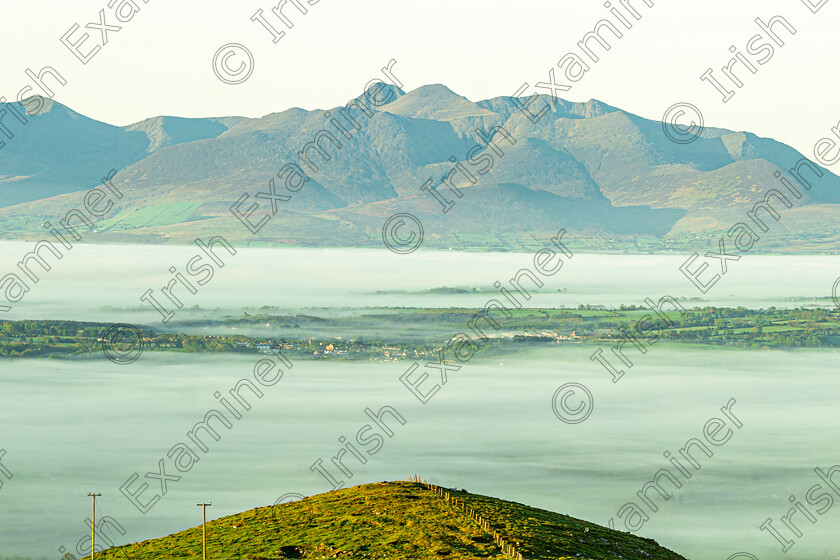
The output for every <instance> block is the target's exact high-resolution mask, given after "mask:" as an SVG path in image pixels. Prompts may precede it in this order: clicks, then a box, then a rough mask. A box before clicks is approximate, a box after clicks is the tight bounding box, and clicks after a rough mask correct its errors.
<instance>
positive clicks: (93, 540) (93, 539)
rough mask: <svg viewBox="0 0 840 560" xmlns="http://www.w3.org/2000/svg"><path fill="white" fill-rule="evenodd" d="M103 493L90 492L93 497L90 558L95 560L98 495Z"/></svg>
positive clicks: (89, 494)
mask: <svg viewBox="0 0 840 560" xmlns="http://www.w3.org/2000/svg"><path fill="white" fill-rule="evenodd" d="M101 495H102V494H101V493H99V492H97V493H93V492H88V496H90V498H91V505H90V510H91V515H90V519H91V524H90V560H93V554H94V551H95V550H96V497H97V496H101Z"/></svg>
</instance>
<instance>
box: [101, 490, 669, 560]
mask: <svg viewBox="0 0 840 560" xmlns="http://www.w3.org/2000/svg"><path fill="white" fill-rule="evenodd" d="M450 495H451V497H452V498H456V499H457V501H458V504H457V505H456V504H455V503H451V502H448V501H447V500H446V499H444V498H442V497H441V496H439V495H438V494H436V493H435V492H433V491H432V490H429V489H428V488H427V487H426V486H425V485H424V484H420V483H413V482H380V483H374V484H365V485H362V486H356V487H353V488H348V489H344V490H338V491H334V492H327V493H325V494H319V495H317V496H312V497H309V498H305V499H303V500H300V501H297V502H291V503H286V504H281V505H278V506H273V507H272V506H268V507H260V508H255V509H252V510H249V511H246V512H243V513H240V514H237V515H232V516H229V517H222V518H219V519H216V520H214V521H210V522H208V524H207V555H208V557H209V558H212V559H219V560H221V559H223V558H247V559H251V560H260V559H268V558H345V559H349V558H354V559H355V558H366V559H386V558H387V559H393V558H411V559H424V558H438V559H440V558H445V559H452V560H455V559H470V558H514V557H515V555H514V554H515V553H519V554H521V555H522V557H523V558H541V559H549V558H551V559H560V558H574V559H579V558H589V559H607V558H624V559H625V560H652V559H657V560H658V559H662V560H685V559H684V558H683V557H682V556H680V555H678V554H676V553H674V552H672V551H670V550H667V549H665V548H662V547H661V546H659V545H658V544H656V542H655V541H653V540H650V539H644V538H640V537H636V536H633V535H631V534H629V533H624V532H620V531H613V530H611V529H607V528H605V527H601V526H599V525H595V524H593V523H589V522H586V521H583V520H580V519H575V518H573V517H569V516H567V515H562V514H559V513H553V512H550V511H546V510H542V509H538V508H533V507H529V506H526V505H523V504H518V503H515V502H508V501H505V500H500V499H498V498H491V497H488V496H481V495H477V494H470V493H468V492H462V491H461V492H459V491H450ZM468 508H469V509H470V510H472V511H471V514H472V515H470V514H468V513H466V511H465V510H467V509H468ZM475 518H483V519H484V521H485V524H484V526H482V525H481V524H480V523H479V522H476V521H475V520H474V519H475ZM488 524H489V525H488ZM493 531H495V532H496V536H497V537H501V538H503V539H504V541H505V542H506V543H509V545H510V546H513V547H514V548H515V552H514V553H511V552H510V549H509V548H508V549H507V550H508V553H505V552H502V549H501V548H500V547H499V545H498V544H497V542H498V539H495V540H494V538H493ZM97 558H101V559H102V560H111V559H122V560H125V559H126V558H128V559H130V560H147V559H148V560H151V559H155V560H159V559H163V558H166V559H179V558H201V527H200V526H199V527H195V528H192V529H187V530H186V531H182V532H180V533H175V534H173V535H169V536H168V537H163V538H160V539H153V540H149V541H145V542H142V543H137V544H129V545H124V546H119V547H114V548H111V549H109V550H107V551H105V552H103V553H101V554H97Z"/></svg>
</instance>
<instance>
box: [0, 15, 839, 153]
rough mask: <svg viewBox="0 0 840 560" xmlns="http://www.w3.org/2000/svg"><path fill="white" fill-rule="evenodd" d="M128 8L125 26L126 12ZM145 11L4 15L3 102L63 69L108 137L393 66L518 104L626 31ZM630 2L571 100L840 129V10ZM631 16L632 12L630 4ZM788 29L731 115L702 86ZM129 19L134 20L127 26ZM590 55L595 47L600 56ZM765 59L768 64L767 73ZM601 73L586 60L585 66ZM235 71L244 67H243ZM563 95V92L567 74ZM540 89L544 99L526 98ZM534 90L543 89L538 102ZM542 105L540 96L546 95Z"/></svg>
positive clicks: (327, 86)
mask: <svg viewBox="0 0 840 560" xmlns="http://www.w3.org/2000/svg"><path fill="white" fill-rule="evenodd" d="M112 1H115V2H117V4H119V3H122V4H123V8H122V9H123V13H124V14H129V13H130V12H131V6H130V2H129V0H112ZM135 1H136V4H137V6H138V7H139V8H140V11H139V12H137V13H135V14H133V16H132V17H131V19H130V21H127V22H126V23H121V24H120V23H119V22H118V21H117V19H116V16H115V15H114V8H116V7H117V6H116V5H115V6H114V8H109V7H108V0H71V1H69V2H68V1H66V0H64V1H59V0H42V1H41V2H38V8H37V9H34V8H33V7H32V5H27V4H26V3H22V2H7V3H5V5H4V6H3V17H2V21H3V23H2V31H3V32H2V33H0V46H2V52H3V53H4V56H2V57H0V75H2V80H0V95H3V96H5V97H6V98H9V99H13V98H15V97H16V96H17V92H18V91H19V90H20V89H22V88H23V87H24V86H25V85H27V84H29V83H30V80H29V79H28V78H27V77H26V75H25V70H26V69H27V68H30V69H32V70H33V71H36V72H37V71H39V70H40V69H41V68H42V67H44V66H52V67H54V68H55V69H56V70H58V71H59V72H60V73H61V75H62V76H63V77H64V78H65V79H66V80H67V84H66V85H64V86H60V85H57V84H55V82H48V83H51V84H54V91H55V99H56V100H58V101H60V102H62V103H64V104H66V105H68V106H70V107H71V108H73V109H74V110H76V111H78V112H80V113H82V114H84V115H87V116H90V117H93V118H96V119H99V120H103V121H106V122H109V123H112V124H121V125H122V124H128V123H131V122H134V121H137V120H140V119H143V118H147V117H150V116H155V115H161V114H165V115H179V116H218V115H245V116H261V115H264V114H267V113H271V112H276V111H282V110H284V109H286V108H288V107H291V106H299V107H304V108H307V109H314V108H326V107H330V106H335V105H338V104H339V103H342V104H343V103H344V102H346V100H347V99H349V98H351V97H353V96H355V95H357V94H358V93H359V92H360V91H361V89H362V87H363V86H364V84H365V83H366V82H367V81H368V80H369V79H371V78H373V77H375V76H376V75H377V73H378V72H379V69H380V68H381V67H382V66H383V65H384V64H385V63H387V61H388V60H390V59H392V58H393V59H396V60H397V61H398V62H397V64H396V66H395V74H396V75H397V77H398V78H399V79H400V80H401V81H402V82H403V83H404V84H405V89H407V90H411V89H414V88H416V87H419V86H421V85H424V84H427V83H444V84H446V85H447V86H449V87H450V88H451V89H452V90H454V91H455V92H457V93H459V94H461V95H464V96H466V97H467V98H469V99H471V100H480V99H484V98H488V97H495V96H499V95H511V94H513V93H514V92H515V91H516V90H517V89H518V88H519V87H520V86H521V85H522V84H523V82H528V83H530V84H531V85H532V86H533V85H534V84H535V83H536V82H547V81H548V71H549V69H551V68H552V67H555V65H556V64H557V62H558V61H559V60H560V59H561V58H562V57H563V56H564V55H565V54H567V53H569V52H576V53H580V52H581V51H580V48H579V47H578V46H577V43H578V41H580V40H581V39H582V38H583V36H584V35H585V34H586V33H587V32H589V31H591V30H592V29H593V27H594V26H595V24H596V22H597V21H598V20H600V19H602V18H607V19H610V20H611V21H613V22H616V23H617V22H618V20H617V19H616V17H615V16H613V15H612V14H611V13H610V11H609V9H608V8H607V7H605V6H604V4H603V3H602V2H599V1H596V2H586V3H584V2H581V1H577V2H571V1H564V0H531V1H529V2H519V1H513V0H512V1H507V2H503V1H500V0H484V1H481V2H479V1H475V0H446V1H444V0H423V1H416V0H398V1H395V0H391V1H385V0H352V1H344V2H339V1H337V0H309V1H310V2H316V3H315V4H314V5H311V6H310V5H308V4H307V3H306V0H297V1H298V2H300V3H301V4H302V5H303V6H305V7H306V8H307V10H308V13H307V14H306V15H303V14H301V13H300V12H299V11H298V10H297V9H296V8H295V7H294V6H293V5H292V4H288V5H286V7H285V8H284V9H283V13H284V14H286V16H287V17H288V19H289V21H291V23H293V24H294V27H293V28H291V29H289V28H287V27H286V26H284V24H283V22H282V21H280V20H279V19H277V18H276V17H275V16H274V15H273V14H272V13H271V8H272V7H273V6H276V5H277V2H274V3H273V4H272V3H271V2H269V1H267V0H262V1H260V0H240V1H238V2H221V1H210V0H205V1H201V2H199V1H197V0H181V1H178V2H172V1H169V2H166V1H163V0H148V3H145V2H144V1H143V0H135ZM646 1H648V2H649V1H651V0H629V3H630V5H631V6H632V7H633V8H634V9H635V10H636V12H637V13H638V14H639V16H640V18H641V19H639V20H638V21H637V20H631V19H629V16H628V14H629V12H628V11H627V9H626V8H625V7H621V5H620V4H619V0H613V1H612V4H613V8H615V7H620V13H622V14H624V17H625V18H628V21H629V22H630V23H631V25H632V29H629V30H628V29H626V28H620V29H621V30H622V32H623V38H621V39H620V40H619V39H614V38H612V37H611V36H609V33H608V32H607V33H606V36H607V37H608V38H609V39H610V42H611V43H612V44H613V48H612V49H611V50H610V51H609V52H604V51H603V50H598V49H595V52H596V53H597V55H598V56H599V58H600V60H599V62H597V63H595V64H590V71H589V72H588V73H586V74H585V76H584V77H583V78H582V79H581V80H580V81H579V82H577V83H575V84H574V85H573V87H572V89H571V90H570V91H568V92H564V93H563V94H562V97H564V98H566V99H570V100H575V101H585V100H587V99H590V98H596V99H600V100H602V101H605V102H607V103H609V104H611V105H615V106H618V107H621V108H624V109H626V110H629V111H632V112H634V113H637V114H640V115H642V116H645V117H648V118H655V119H661V118H662V115H663V114H664V112H665V110H666V108H667V107H669V106H670V105H672V104H673V103H676V102H679V101H687V102H691V103H693V104H695V105H696V106H697V107H699V108H700V109H701V110H702V112H703V114H704V115H705V119H706V124H707V125H713V126H722V127H725V128H731V129H735V130H750V131H752V132H755V133H757V134H760V135H762V136H772V137H774V138H777V139H779V140H782V141H784V142H787V143H789V144H792V145H794V146H795V147H796V148H798V149H799V150H800V151H803V152H804V153H805V154H806V155H810V154H811V152H812V150H813V145H814V143H815V142H816V141H817V140H818V139H819V138H821V137H823V136H827V135H829V133H830V129H831V127H832V126H834V125H836V124H837V122H838V121H840V108H838V106H837V98H838V94H840V75H838V72H837V66H836V62H834V60H835V59H834V57H835V53H836V52H838V51H840V34H838V33H837V31H836V28H837V21H838V16H840V0H833V1H826V0H822V1H824V2H825V4H824V5H823V6H822V8H821V9H820V11H819V12H818V13H816V14H813V13H812V12H811V10H810V9H809V8H808V7H807V6H806V4H805V2H811V3H813V4H817V3H818V0H738V1H737V2H736V1H732V0H728V1H724V0H704V1H703V2H685V1H682V2H678V1H676V0H653V1H655V5H654V6H653V7H649V6H647V5H646ZM623 2H625V3H627V2H628V0H623ZM260 8H262V10H263V15H264V16H265V17H266V19H269V20H273V22H274V24H275V27H276V28H277V30H278V31H285V33H286V35H285V36H284V37H283V38H282V39H280V40H279V41H278V42H277V43H274V42H272V36H271V34H270V33H269V32H268V31H267V30H266V29H264V28H263V27H262V26H260V24H259V23H257V22H253V21H251V19H250V18H251V17H252V15H253V14H254V13H255V12H256V11H257V10H258V9H260ZM100 10H104V16H105V22H106V24H108V25H114V24H120V25H122V29H121V30H119V31H111V32H109V33H107V41H108V42H107V44H104V45H101V50H99V51H98V52H97V53H96V54H95V55H94V56H93V57H92V58H91V59H90V60H89V62H88V63H87V64H82V63H81V62H80V61H79V60H78V59H77V58H75V57H74V56H73V54H72V53H71V52H70V50H69V49H68V48H67V47H66V46H64V45H63V44H62V43H61V41H60V39H61V37H62V36H63V35H65V34H66V33H67V32H68V31H70V30H71V28H72V27H73V25H74V24H78V25H79V26H80V28H79V29H78V30H76V31H75V32H74V33H71V34H70V35H69V37H68V40H69V41H70V42H74V41H77V40H79V38H80V37H81V35H82V34H83V33H88V34H89V35H90V37H89V38H88V39H87V42H86V43H84V44H83V45H82V46H81V50H82V52H88V51H89V50H90V49H91V48H93V47H95V46H96V45H99V44H101V43H102V38H101V32H100V30H98V29H97V28H96V27H95V26H94V25H92V28H91V29H86V28H85V25H86V24H88V23H91V24H98V23H99V21H100V14H99V12H100ZM778 15H781V16H783V17H784V18H785V19H786V20H787V21H788V22H790V24H792V25H793V26H794V27H795V29H796V31H797V33H796V35H795V36H791V35H790V34H789V33H788V32H787V31H785V30H784V29H783V27H782V26H781V24H777V25H776V26H775V27H774V30H775V31H776V33H777V34H778V37H779V38H780V39H781V40H782V41H783V42H784V43H785V45H784V46H783V47H782V46H778V45H775V52H774V54H773V57H772V58H771V59H767V58H766V54H767V53H766V51H765V53H763V54H759V55H746V56H747V57H748V59H749V60H750V61H752V63H753V64H754V66H755V68H756V72H757V73H756V74H752V73H750V72H748V71H747V70H745V69H744V67H743V66H740V67H739V68H736V70H735V71H736V74H738V75H740V76H741V78H742V80H743V87H742V88H740V89H738V88H735V87H734V86H733V89H734V90H735V91H736V94H735V95H734V97H732V99H731V100H729V101H728V102H727V103H723V102H722V101H721V99H722V96H721V94H719V93H718V92H717V91H716V90H715V89H714V88H713V87H712V86H711V85H710V84H709V83H705V82H701V80H700V76H701V75H702V74H703V73H704V72H705V71H706V70H707V69H708V68H713V69H714V70H715V72H716V75H719V74H721V71H720V69H721V67H722V66H724V65H726V64H727V62H728V61H729V60H730V58H731V57H732V56H733V55H732V54H730V52H729V49H730V46H731V45H734V46H736V47H737V48H738V49H739V50H740V51H741V52H745V51H746V45H747V43H748V42H749V40H750V38H751V37H753V36H754V35H756V34H758V33H759V32H760V29H759V28H758V26H757V24H756V23H755V22H754V20H755V18H757V17H760V18H762V19H764V20H765V21H769V20H770V19H771V18H773V17H774V16H778ZM124 19H127V18H124ZM228 43H241V44H243V45H245V46H246V47H248V49H249V50H250V51H251V53H252V54H253V60H254V66H253V74H252V75H251V76H250V78H249V79H248V80H247V81H246V82H244V83H242V84H239V85H228V84H225V83H222V81H220V80H219V79H218V78H217V77H216V76H215V75H214V73H213V65H212V61H213V55H214V53H215V52H216V51H217V50H218V49H219V48H220V47H221V46H222V45H224V44H228ZM592 45H593V48H594V43H593V44H592ZM761 58H763V59H764V64H758V63H757V62H756V60H757V59H761ZM590 62H591V61H590ZM228 64H229V66H231V67H236V66H237V65H238V64H239V61H238V60H237V59H236V58H232V59H230V60H229V61H228ZM556 81H557V82H562V81H564V80H563V78H562V72H561V71H560V70H559V69H557V70H556ZM530 91H534V90H533V88H531V89H530V90H529V92H530ZM538 91H539V90H538ZM542 91H545V90H542Z"/></svg>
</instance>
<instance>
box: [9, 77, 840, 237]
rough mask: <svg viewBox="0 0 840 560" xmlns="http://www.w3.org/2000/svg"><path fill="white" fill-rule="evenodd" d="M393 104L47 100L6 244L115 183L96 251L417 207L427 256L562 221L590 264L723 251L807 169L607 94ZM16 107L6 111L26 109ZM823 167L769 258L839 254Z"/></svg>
mask: <svg viewBox="0 0 840 560" xmlns="http://www.w3.org/2000/svg"><path fill="white" fill-rule="evenodd" d="M380 94H381V95H380V96H381V97H382V98H383V99H384V100H386V101H387V102H383V103H380V104H378V106H373V105H372V104H371V105H370V106H369V109H368V110H369V115H370V116H367V115H365V114H363V113H362V112H361V111H360V110H358V109H349V110H347V111H346V112H345V113H344V115H347V114H349V115H351V116H354V120H355V123H356V125H357V126H351V121H350V120H348V119H347V118H342V109H343V108H344V106H345V104H344V103H342V104H340V105H337V106H336V107H334V108H331V109H328V110H327V111H324V110H313V111H307V110H303V109H300V108H292V109H288V110H285V111H283V112H280V113H272V114H269V115H265V116H263V117H261V118H244V117H220V118H179V117H168V116H166V117H155V118H151V119H147V120H144V121H141V122H138V123H135V124H132V125H129V126H124V127H118V126H112V125H109V124H106V123H102V122H99V121H96V120H94V119H90V118H88V117H85V116H83V115H80V114H78V113H76V112H74V111H72V110H71V109H69V108H68V107H65V106H63V105H61V104H60V103H58V102H55V101H51V100H45V102H44V106H43V108H42V109H41V111H40V112H39V113H38V114H35V115H27V116H26V121H27V122H26V124H21V123H20V122H17V121H15V120H14V119H10V118H8V117H7V118H6V119H5V120H3V121H2V124H4V125H5V126H6V127H8V129H9V130H11V131H13V132H14V137H13V138H5V142H6V144H5V146H3V147H2V149H0V224H2V225H0V236H2V237H3V238H4V239H32V240H35V239H43V238H47V235H48V234H47V232H46V231H45V228H44V226H42V224H43V223H45V222H51V223H52V224H55V223H57V222H59V220H61V218H63V217H65V216H66V214H67V212H68V211H71V210H73V209H81V208H84V200H85V194H86V192H87V191H88V190H89V189H92V188H94V187H97V186H98V185H100V183H101V181H102V179H103V178H104V177H107V176H108V175H109V172H110V171H111V170H113V171H115V172H116V174H115V175H114V176H113V178H112V179H111V184H112V185H113V188H114V189H116V190H117V191H118V192H119V193H120V195H121V197H120V198H119V199H116V198H115V199H113V200H112V202H113V206H112V207H109V209H108V212H107V213H106V214H104V215H102V216H101V217H96V218H94V217H92V216H91V222H92V224H93V227H92V229H90V230H85V228H82V230H79V231H82V232H83V233H84V239H83V241H84V242H127V243H190V242H192V240H193V239H195V238H196V237H202V238H206V237H209V236H214V235H221V236H223V237H224V238H225V239H227V240H229V241H231V242H233V243H235V244H239V245H248V246H267V245H268V246H270V245H278V244H280V245H309V246H351V247H382V246H383V243H382V228H383V224H384V223H385V221H386V220H387V219H388V218H389V217H390V216H391V215H393V214H396V213H409V214H412V215H413V216H415V217H417V219H418V220H419V221H420V222H422V224H423V228H424V234H425V239H424V247H427V248H440V249H465V250H472V249H475V250H530V249H532V248H536V247H540V246H542V245H544V244H545V240H546V239H548V238H549V237H551V236H552V235H554V234H556V232H557V231H558V230H559V229H561V228H565V229H566V230H567V231H568V232H569V238H568V240H569V243H570V244H572V245H573V246H577V247H578V248H581V249H586V250H590V251H629V252H654V251H686V250H699V249H700V248H705V247H707V246H711V247H715V248H717V239H718V238H720V236H721V235H725V234H726V233H727V231H729V230H730V228H731V227H732V226H733V225H734V224H736V223H738V222H745V221H747V217H746V214H747V212H749V211H750V210H752V209H753V206H754V204H756V203H757V202H759V201H762V200H764V197H765V195H766V194H767V192H768V191H770V190H772V189H782V186H781V184H780V183H779V179H778V178H776V177H775V176H774V173H775V172H777V171H779V170H781V171H782V172H784V173H785V176H786V177H787V179H788V181H790V182H792V183H793V182H795V179H793V178H792V177H790V175H789V173H788V170H790V169H791V168H792V167H793V166H794V165H795V164H796V163H797V162H799V161H801V160H802V158H803V156H802V155H801V154H799V153H798V152H797V151H796V150H794V149H793V148H791V147H789V146H787V145H785V144H783V143H780V142H777V141H775V140H772V139H768V138H761V137H758V136H756V135H754V134H751V133H748V132H733V131H730V130H725V129H718V128H706V129H705V130H703V132H702V135H701V136H700V137H699V138H697V139H696V141H694V142H691V143H689V144H678V143H674V142H673V141H671V140H670V139H669V138H668V136H666V134H665V133H664V132H663V129H662V124H661V123H660V122H658V121H654V120H648V119H645V118H642V117H639V116H637V115H634V114H632V113H629V112H627V111H623V110H621V109H618V108H616V107H612V106H610V105H607V104H606V103H602V102H600V101H597V100H590V101H588V102H586V103H576V102H569V101H564V100H560V99H556V100H554V99H551V98H550V97H546V96H540V97H539V98H537V99H536V100H535V101H534V105H532V107H534V108H536V107H539V106H540V105H539V104H541V103H542V104H547V105H548V106H550V107H551V110H550V111H549V112H548V113H546V114H545V116H544V117H543V118H542V119H540V120H539V122H537V123H534V122H532V121H531V120H530V119H529V118H528V117H527V115H525V114H524V113H523V112H522V111H520V110H519V109H518V108H517V106H516V105H515V104H514V103H513V102H512V100H511V98H508V97H497V98H493V99H487V100H484V101H479V102H472V101H469V100H468V99H466V98H464V97H462V96H459V95H457V94H456V93H454V92H452V91H451V90H449V89H448V88H446V87H445V86H443V85H427V86H423V87H420V88H417V89H415V90H413V91H411V92H409V93H405V92H403V91H402V90H400V89H398V88H394V87H392V86H384V87H383V88H382V91H380ZM359 99H361V100H364V96H361V97H360V98H359ZM8 105H9V104H0V111H3V110H9V111H16V112H18V113H19V114H20V113H21V112H22V111H23V108H22V106H21V105H20V104H16V105H18V106H17V107H8ZM0 114H3V113H0ZM331 118H332V120H333V121H336V120H337V121H338V122H339V123H342V126H343V127H344V129H345V133H344V134H342V131H341V129H340V128H339V126H338V125H337V124H335V123H334V122H333V123H332V124H331V120H330V119H331ZM7 136H8V135H7ZM315 138H318V139H319V143H318V147H316V146H315V145H314V144H312V142H313V140H314V139H315ZM490 138H492V143H489V144H488V140H489V139H490ZM334 141H335V142H334ZM339 144H340V146H339ZM307 145H309V147H308V148H307ZM319 151H320V153H319ZM301 152H302V155H303V157H301V156H299V155H298V154H299V153H301ZM307 160H308V161H307ZM289 164H294V166H295V167H296V168H297V169H299V170H301V171H302V172H304V173H306V174H307V175H308V177H309V180H308V181H306V182H305V184H303V185H302V186H300V184H294V183H293V188H299V190H293V188H290V189H287V188H285V187H284V186H283V185H284V183H288V181H289V176H290V174H291V171H289V173H280V176H278V173H279V172H282V171H284V170H290V169H291V167H290V166H289ZM315 169H317V171H316V170H315ZM820 169H821V170H822V171H823V172H824V173H825V175H824V177H823V178H822V179H820V180H819V181H817V182H816V183H815V184H814V187H813V188H812V189H810V190H807V191H806V190H804V189H802V191H803V192H802V194H803V196H802V197H801V198H800V199H793V198H792V197H789V199H790V201H791V207H790V208H787V207H786V206H785V205H784V204H782V203H780V202H777V203H775V204H774V208H775V209H777V210H778V212H779V217H778V219H777V220H775V219H773V218H772V217H769V216H766V214H765V219H764V221H765V222H766V223H767V224H768V230H769V231H767V232H766V233H764V232H761V231H760V230H759V229H758V227H757V226H755V224H752V226H753V227H754V228H755V230H756V231H757V232H759V233H761V239H760V241H758V242H757V243H756V245H755V249H754V250H755V251H759V252H834V251H836V250H838V249H840V228H838V226H837V224H838V218H840V189H838V187H840V178H838V177H837V176H835V175H834V174H832V173H831V172H830V171H828V170H825V169H823V168H820ZM806 173H807V172H806ZM284 175H285V176H284ZM447 175H451V181H450V183H449V185H447V184H443V178H444V177H446V176H447ZM429 181H431V182H430V183H427V182H429ZM272 183H274V184H275V187H274V188H275V189H276V193H278V195H279V194H282V195H283V197H282V199H281V200H280V201H278V202H276V208H275V209H272V204H271V201H270V200H269V198H267V197H266V196H265V195H263V196H262V198H260V197H258V196H257V195H258V193H260V192H263V193H266V192H269V191H270V186H271V184H272ZM295 185H296V187H295ZM429 187H433V188H436V189H437V190H436V192H434V193H433V192H431V190H430V188H429ZM246 194H247V195H248V196H247V199H243V198H242V197H243V196H244V195H246ZM242 200H244V202H241V205H240V206H239V209H240V211H241V212H244V211H246V210H248V208H249V207H250V206H251V205H252V204H255V203H256V204H258V205H259V206H258V208H257V209H256V211H255V212H254V213H253V214H251V215H250V218H249V220H250V221H251V222H252V223H257V222H259V221H260V220H261V219H263V218H269V219H268V220H267V221H266V222H265V225H264V227H262V228H261V229H259V231H258V232H256V233H254V232H253V231H251V230H249V228H248V227H246V225H245V224H243V223H242V222H241V221H240V220H239V219H237V218H236V217H235V216H234V214H233V213H232V212H231V206H233V205H234V204H236V203H237V201H242ZM445 205H446V206H448V208H447V211H446V212H444V211H443V210H444V207H445Z"/></svg>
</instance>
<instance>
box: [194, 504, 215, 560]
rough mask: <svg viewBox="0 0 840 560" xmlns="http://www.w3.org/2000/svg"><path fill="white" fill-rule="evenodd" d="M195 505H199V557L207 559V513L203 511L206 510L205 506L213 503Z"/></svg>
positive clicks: (203, 559)
mask: <svg viewBox="0 0 840 560" xmlns="http://www.w3.org/2000/svg"><path fill="white" fill-rule="evenodd" d="M195 505H197V506H201V559H202V560H207V515H206V513H205V512H206V510H207V506H212V505H213V504H212V503H209V504H195Z"/></svg>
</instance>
